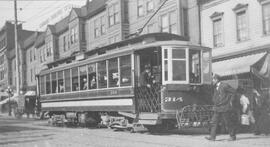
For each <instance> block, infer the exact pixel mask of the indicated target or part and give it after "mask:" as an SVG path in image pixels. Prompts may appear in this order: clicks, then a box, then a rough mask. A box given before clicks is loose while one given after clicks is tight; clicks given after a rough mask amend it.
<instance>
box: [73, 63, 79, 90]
mask: <svg viewBox="0 0 270 147" xmlns="http://www.w3.org/2000/svg"><path fill="white" fill-rule="evenodd" d="M71 74H72V91H78V90H79V77H78V67H74V68H72V69H71Z"/></svg>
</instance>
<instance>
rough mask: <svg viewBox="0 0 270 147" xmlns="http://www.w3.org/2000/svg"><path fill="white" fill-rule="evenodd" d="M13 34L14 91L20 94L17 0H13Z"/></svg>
mask: <svg viewBox="0 0 270 147" xmlns="http://www.w3.org/2000/svg"><path fill="white" fill-rule="evenodd" d="M14 18H15V23H14V35H15V55H16V93H17V95H19V94H20V71H19V68H20V66H19V59H20V58H19V49H18V30H17V23H18V20H17V0H14Z"/></svg>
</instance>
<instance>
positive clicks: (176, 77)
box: [162, 47, 187, 84]
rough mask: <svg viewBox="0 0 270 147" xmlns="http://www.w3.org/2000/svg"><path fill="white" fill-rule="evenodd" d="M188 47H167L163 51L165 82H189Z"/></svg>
mask: <svg viewBox="0 0 270 147" xmlns="http://www.w3.org/2000/svg"><path fill="white" fill-rule="evenodd" d="M186 51H187V48H172V47H166V48H164V49H163V51H162V59H163V74H162V75H163V78H162V79H163V82H165V84H166V83H179V82H180V83H183V82H187V61H186V60H187V55H186Z"/></svg>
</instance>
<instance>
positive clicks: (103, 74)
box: [98, 61, 108, 88]
mask: <svg viewBox="0 0 270 147" xmlns="http://www.w3.org/2000/svg"><path fill="white" fill-rule="evenodd" d="M107 80H108V78H107V66H106V61H101V62H98V88H107Z"/></svg>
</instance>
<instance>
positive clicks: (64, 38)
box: [63, 36, 67, 52]
mask: <svg viewBox="0 0 270 147" xmlns="http://www.w3.org/2000/svg"><path fill="white" fill-rule="evenodd" d="M66 47H67V46H66V36H64V37H63V50H64V52H65V51H66Z"/></svg>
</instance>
